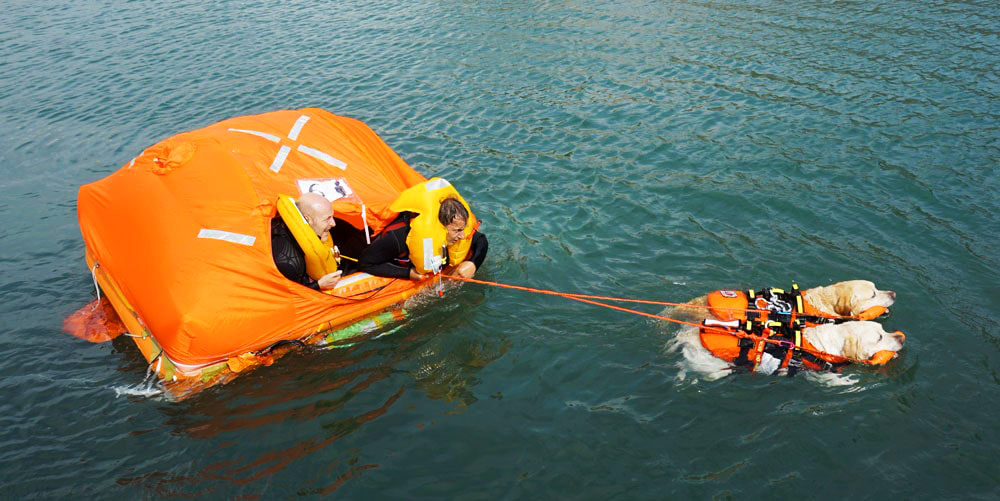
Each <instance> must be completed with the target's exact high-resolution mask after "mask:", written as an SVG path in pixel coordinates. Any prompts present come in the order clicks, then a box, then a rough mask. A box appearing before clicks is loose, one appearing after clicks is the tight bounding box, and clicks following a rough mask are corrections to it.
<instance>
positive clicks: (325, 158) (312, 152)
mask: <svg viewBox="0 0 1000 501" xmlns="http://www.w3.org/2000/svg"><path fill="white" fill-rule="evenodd" d="M298 150H299V151H301V152H302V153H305V154H306V155H309V156H311V157H313V158H315V159H316V160H319V161H322V162H326V163H328V164H330V165H332V166H334V167H336V168H338V169H340V170H347V164H345V163H344V162H341V161H340V160H337V159H336V158H333V157H332V156H330V155H329V154H327V153H323V152H322V151H319V150H317V149H313V148H310V147H308V146H305V145H302V144H300V145H299V148H298Z"/></svg>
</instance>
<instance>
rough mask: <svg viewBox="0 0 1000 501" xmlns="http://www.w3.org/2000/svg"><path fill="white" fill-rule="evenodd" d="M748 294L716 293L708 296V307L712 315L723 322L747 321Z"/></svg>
mask: <svg viewBox="0 0 1000 501" xmlns="http://www.w3.org/2000/svg"><path fill="white" fill-rule="evenodd" d="M748 304H749V302H748V300H747V294H746V292H743V291H730V290H727V291H714V292H710V293H709V294H708V307H709V311H711V312H712V315H714V316H715V318H718V319H719V320H722V321H723V322H729V321H731V320H746V319H747V314H746V310H747V306H748Z"/></svg>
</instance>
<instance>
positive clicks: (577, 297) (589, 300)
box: [441, 273, 872, 365]
mask: <svg viewBox="0 0 1000 501" xmlns="http://www.w3.org/2000/svg"><path fill="white" fill-rule="evenodd" d="M441 276H442V277H444V278H448V279H451V280H455V281H457V282H467V283H472V284H479V285H489V286H491V287H500V288H503V289H513V290H519V291H525V292H531V293H535V294H544V295H547V296H558V297H562V298H566V299H570V300H573V301H578V302H581V303H586V304H592V305H594V306H600V307H602V308H608V309H611V310H615V311H621V312H624V313H631V314H633V315H640V316H643V317H648V318H653V319H656V320H663V321H666V322H672V323H675V324H680V325H687V326H691V327H697V328H699V329H705V330H707V331H714V332H717V333H719V334H728V335H731V336H736V337H739V338H746V339H750V340H753V341H756V342H759V343H768V344H774V345H779V346H784V347H790V348H793V349H796V350H801V351H803V352H806V353H810V354H812V355H817V356H818V355H826V354H825V353H823V352H821V351H818V350H811V349H808V348H805V347H803V346H789V345H788V342H787V341H782V340H778V339H771V338H768V337H763V336H757V335H754V334H749V333H746V332H742V331H733V330H730V329H725V328H721V327H716V326H714V325H704V324H696V323H692V322H685V321H683V320H677V319H676V318H670V317H664V316H662V315H654V314H652V313H646V312H642V311H638V310H631V309H628V308H622V307H620V306H614V305H610V304H605V303H599V302H597V301H593V300H601V301H620V302H624V303H638V304H653V305H660V306H675V307H676V306H683V307H686V308H691V307H693V308H706V309H707V308H708V306H701V305H692V304H686V303H670V302H666V301H647V300H644V299H628V298H620V297H607V296H591V295H586V294H572V293H566V292H556V291H550V290H545V289H533V288H531V287H521V286H517V285H508V284H501V283H498V282H487V281H485V280H476V279H474V278H464V277H457V276H454V275H445V274H443V273H442V274H441ZM739 311H746V312H750V313H767V310H755V309H750V308H746V309H739ZM831 318H837V317H831ZM843 358H845V359H847V360H851V361H853V362H857V363H859V364H864V365H871V364H872V363H871V361H868V360H855V359H849V358H847V357H843Z"/></svg>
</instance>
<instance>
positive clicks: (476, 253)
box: [466, 231, 490, 270]
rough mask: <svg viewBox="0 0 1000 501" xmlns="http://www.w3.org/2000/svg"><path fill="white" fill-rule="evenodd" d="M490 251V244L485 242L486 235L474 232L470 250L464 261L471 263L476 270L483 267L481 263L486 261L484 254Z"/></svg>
mask: <svg viewBox="0 0 1000 501" xmlns="http://www.w3.org/2000/svg"><path fill="white" fill-rule="evenodd" d="M489 250H490V243H489V241H487V240H486V235H483V234H482V233H480V232H478V231H477V232H475V233H473V234H472V250H471V252H470V254H471V256H469V258H468V259H466V261H472V264H474V265H476V269H477V270H478V269H479V268H481V267H482V266H483V262H485V261H486V253H487V252H489Z"/></svg>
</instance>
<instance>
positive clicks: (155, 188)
mask: <svg viewBox="0 0 1000 501" xmlns="http://www.w3.org/2000/svg"><path fill="white" fill-rule="evenodd" d="M275 140H276V141H277V142H275ZM280 151H285V153H286V156H285V157H284V161H283V162H281V163H280V165H281V166H280V169H279V170H278V171H277V172H275V171H274V170H272V168H271V167H272V166H273V165H275V164H278V163H279V162H278V161H277V160H276V159H279V157H280V154H279V152H280ZM309 152H311V153H312V154H309ZM316 152H322V154H325V155H327V158H333V159H336V161H339V162H342V163H343V164H346V168H344V169H341V168H339V167H338V166H336V165H331V163H329V162H328V161H326V160H324V159H322V158H317V154H316ZM319 156H322V155H319ZM333 178H343V179H346V181H347V183H348V185H349V187H350V188H351V189H352V190H353V191H354V194H355V195H357V196H356V197H349V198H345V199H341V200H338V201H335V202H334V210H335V213H336V215H337V217H339V218H342V219H345V220H347V221H348V222H350V223H351V224H352V225H354V226H356V227H358V228H362V227H363V225H362V221H361V211H362V209H361V205H360V203H358V201H359V200H360V201H363V202H364V204H365V206H366V216H367V220H368V226H369V228H370V231H371V232H373V233H376V232H378V231H379V230H380V229H381V228H382V227H384V226H385V225H386V224H387V223H388V222H390V221H391V220H392V218H393V217H394V216H395V213H393V212H392V211H391V210H390V209H389V205H390V204H391V203H392V202H393V201H394V200H395V199H396V197H397V196H398V195H399V193H400V192H402V191H403V190H404V189H406V188H407V187H409V186H412V185H414V184H417V183H420V182H423V181H424V180H425V179H424V177H423V176H421V175H420V174H419V173H417V172H416V171H414V170H413V169H411V168H410V167H409V166H408V165H407V164H406V163H405V162H404V161H403V160H402V159H401V158H400V157H399V155H397V154H396V153H395V152H393V151H392V150H391V149H390V148H389V147H388V146H387V145H386V144H385V143H384V142H383V141H382V140H381V139H379V138H378V136H377V135H376V134H375V133H374V132H373V131H372V130H371V129H370V128H368V126H366V125H364V124H363V123H361V122H359V121H357V120H353V119H350V118H344V117H338V116H335V115H332V114H330V113H328V112H326V111H323V110H319V109H304V110H298V111H278V112H273V113H266V114H263V115H257V116H248V117H240V118H233V119H230V120H226V121H223V122H220V123H218V124H215V125H211V126H209V127H206V128H204V129H201V130H197V131H194V132H188V133H184V134H180V135H178V136H175V137H172V138H169V139H166V140H164V141H162V142H160V143H159V144H156V145H154V146H152V147H150V148H149V149H147V150H146V151H145V152H143V153H142V154H141V155H139V156H138V157H136V158H135V159H134V160H133V161H132V162H130V163H129V164H127V165H125V166H123V167H122V168H121V169H119V170H118V171H117V172H115V173H114V174H112V175H110V176H108V177H106V178H104V179H102V180H100V181H97V182H94V183H91V184H88V185H85V186H83V187H81V188H80V192H79V197H78V201H77V210H78V217H79V221H80V227H81V231H82V233H83V239H84V242H85V243H86V246H87V250H88V252H89V253H90V255H91V256H92V257H93V258H94V259H95V260H96V261H97V262H98V263H100V266H101V267H102V268H103V270H104V272H106V273H107V275H108V276H110V277H111V278H112V279H113V280H114V283H115V285H116V286H117V287H118V288H119V289H120V292H121V295H122V296H123V298H124V299H125V300H126V301H127V302H128V303H129V304H130V305H131V306H132V307H133V309H134V311H135V313H136V314H137V316H138V318H139V319H140V320H141V322H142V324H143V325H144V326H145V327H147V328H148V330H149V332H150V333H151V335H152V336H153V337H154V338H155V339H156V341H157V343H158V344H159V345H160V346H161V347H162V348H163V350H164V352H165V353H166V354H167V356H168V357H169V358H170V359H171V360H173V361H174V362H178V363H181V364H188V365H203V364H208V363H212V362H218V361H221V360H226V359H228V358H231V357H234V356H238V355H239V354H241V353H245V352H248V351H254V350H259V349H262V348H265V347H267V346H270V345H272V344H273V343H275V342H277V341H280V340H283V339H296V338H298V337H301V335H302V333H303V332H306V331H309V330H310V329H311V330H313V331H315V328H316V326H317V325H322V324H327V325H331V324H332V325H335V324H337V323H338V322H342V321H345V320H348V319H350V318H351V317H352V315H354V314H357V313H358V311H360V310H361V309H363V308H364V307H365V306H364V304H361V303H360V302H358V301H355V300H353V299H340V298H336V297H331V296H329V295H326V294H322V293H320V292H316V291H313V290H310V289H308V288H306V287H303V286H301V285H298V284H295V283H292V282H291V281H289V280H287V279H285V277H283V276H282V275H281V274H280V273H279V272H278V270H277V268H276V267H275V264H274V261H273V258H272V256H271V235H270V219H271V218H272V217H273V216H274V215H275V205H274V204H275V201H276V199H277V196H278V193H279V192H282V193H299V192H300V191H299V188H298V186H297V184H296V182H297V180H298V179H333ZM202 230H217V231H221V232H230V233H231V234H236V235H245V236H247V237H248V238H252V239H253V242H252V245H243V244H240V243H235V242H232V241H225V240H219V239H215V238H199V235H200V234H201V232H202ZM416 286H417V284H413V283H411V282H409V281H400V283H399V284H394V287H391V288H390V289H400V288H402V289H412V288H414V287H416Z"/></svg>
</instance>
